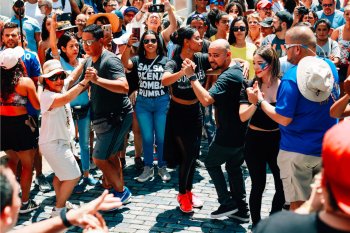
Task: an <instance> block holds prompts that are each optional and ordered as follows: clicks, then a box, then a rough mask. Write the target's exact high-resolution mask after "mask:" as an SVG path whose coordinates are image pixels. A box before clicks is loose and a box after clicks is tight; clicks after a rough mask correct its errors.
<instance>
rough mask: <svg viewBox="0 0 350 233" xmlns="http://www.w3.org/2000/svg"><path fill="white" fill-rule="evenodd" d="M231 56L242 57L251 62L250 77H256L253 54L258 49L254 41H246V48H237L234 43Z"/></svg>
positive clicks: (231, 47) (231, 46)
mask: <svg viewBox="0 0 350 233" xmlns="http://www.w3.org/2000/svg"><path fill="white" fill-rule="evenodd" d="M230 49H231V57H232V58H241V59H244V60H246V61H248V62H249V79H253V78H254V77H255V71H254V67H253V54H254V51H255V50H256V46H255V45H254V44H252V43H246V47H245V48H237V47H235V46H233V45H230Z"/></svg>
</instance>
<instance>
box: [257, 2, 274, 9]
mask: <svg viewBox="0 0 350 233" xmlns="http://www.w3.org/2000/svg"><path fill="white" fill-rule="evenodd" d="M266 7H267V8H271V7H272V3H271V2H270V1H268V0H261V1H259V2H258V4H256V9H258V10H261V9H263V8H266Z"/></svg>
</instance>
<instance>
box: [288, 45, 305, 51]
mask: <svg viewBox="0 0 350 233" xmlns="http://www.w3.org/2000/svg"><path fill="white" fill-rule="evenodd" d="M296 46H300V47H302V48H304V49H307V48H308V46H307V45H303V44H284V47H285V48H286V50H288V49H290V48H292V47H296Z"/></svg>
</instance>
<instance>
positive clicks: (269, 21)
mask: <svg viewBox="0 0 350 233" xmlns="http://www.w3.org/2000/svg"><path fill="white" fill-rule="evenodd" d="M272 22H273V19H272V18H271V17H267V18H265V19H264V20H263V21H261V22H260V23H259V24H260V26H261V27H264V28H269V27H272Z"/></svg>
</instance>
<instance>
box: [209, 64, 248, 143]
mask: <svg viewBox="0 0 350 233" xmlns="http://www.w3.org/2000/svg"><path fill="white" fill-rule="evenodd" d="M243 80H244V78H243V74H242V69H241V68H240V66H238V65H234V66H231V67H229V68H228V69H226V70H225V71H224V72H223V73H222V74H220V75H219V77H218V80H217V81H216V82H215V83H214V85H213V86H212V87H211V88H210V89H209V94H210V95H211V96H212V97H213V98H214V100H215V102H214V105H215V107H216V111H217V116H218V119H217V120H218V128H217V130H216V135H215V139H214V140H215V143H217V144H218V145H220V146H225V147H241V146H243V143H244V134H245V132H246V127H247V124H246V123H242V122H241V120H240V118H239V105H240V96H241V89H242V86H243V85H244V82H243Z"/></svg>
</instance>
